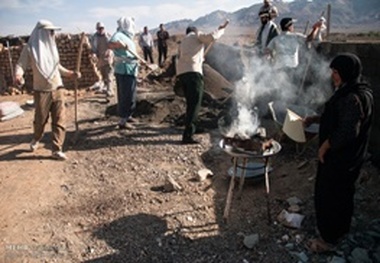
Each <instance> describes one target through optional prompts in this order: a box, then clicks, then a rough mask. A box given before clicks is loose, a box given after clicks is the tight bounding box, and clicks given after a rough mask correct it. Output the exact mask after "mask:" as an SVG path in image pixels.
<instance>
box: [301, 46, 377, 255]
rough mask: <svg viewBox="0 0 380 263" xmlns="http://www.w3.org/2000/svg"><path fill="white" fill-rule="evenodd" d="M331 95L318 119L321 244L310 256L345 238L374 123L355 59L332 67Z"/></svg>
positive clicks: (351, 57) (317, 195) (350, 57)
mask: <svg viewBox="0 0 380 263" xmlns="http://www.w3.org/2000/svg"><path fill="white" fill-rule="evenodd" d="M330 68H331V70H332V81H333V83H334V88H335V93H334V95H333V96H332V97H331V98H330V99H329V100H328V101H327V103H326V104H325V109H324V112H323V114H322V116H321V117H320V118H317V117H309V118H306V119H305V123H306V124H308V123H311V122H313V121H314V122H317V121H318V119H319V122H320V131H319V137H320V146H319V151H318V158H319V164H318V171H317V178H316V183H315V211H316V219H317V227H318V230H319V234H320V238H317V239H314V240H311V242H310V248H311V250H312V251H314V252H324V251H327V250H329V249H330V248H331V246H332V245H334V244H336V243H337V242H338V241H340V239H341V238H342V237H343V236H344V235H345V234H347V233H348V232H349V230H350V224H351V217H352V214H353V209H354V193H355V181H356V180H357V178H358V177H359V173H360V169H361V167H362V165H363V163H364V161H365V157H366V152H367V148H368V143H369V137H370V130H371V126H372V122H373V111H374V102H373V95H372V90H371V89H370V88H369V86H368V84H367V83H363V82H361V71H362V66H361V62H360V60H359V58H358V57H357V56H356V55H354V54H350V53H345V54H341V55H338V56H336V57H335V58H334V59H333V60H332V62H331V64H330Z"/></svg>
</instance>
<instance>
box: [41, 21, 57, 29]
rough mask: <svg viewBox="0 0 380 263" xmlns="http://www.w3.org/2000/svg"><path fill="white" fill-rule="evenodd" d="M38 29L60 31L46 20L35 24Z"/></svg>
mask: <svg viewBox="0 0 380 263" xmlns="http://www.w3.org/2000/svg"><path fill="white" fill-rule="evenodd" d="M37 27H38V28H42V29H46V30H61V28H60V27H58V26H55V25H53V23H52V22H50V21H48V20H40V21H38V23H37Z"/></svg>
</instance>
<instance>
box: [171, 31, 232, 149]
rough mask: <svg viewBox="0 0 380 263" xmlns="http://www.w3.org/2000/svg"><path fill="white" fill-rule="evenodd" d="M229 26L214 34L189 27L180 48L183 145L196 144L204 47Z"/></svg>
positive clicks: (202, 84) (178, 69)
mask: <svg viewBox="0 0 380 263" xmlns="http://www.w3.org/2000/svg"><path fill="white" fill-rule="evenodd" d="M226 26H227V24H224V25H221V26H219V27H218V29H217V30H215V31H214V32H212V33H209V34H206V33H202V32H200V31H198V29H197V28H196V27H193V26H189V27H188V28H187V29H186V36H185V37H184V39H182V41H181V44H180V46H179V53H178V61H177V64H176V72H177V79H178V81H179V83H180V85H181V86H182V87H183V91H184V95H185V99H186V117H185V130H184V132H183V135H182V143H183V144H195V143H198V141H196V140H194V138H193V135H194V134H195V131H196V125H197V118H198V113H199V110H200V107H201V102H202V98H203V91H204V81H203V71H202V64H203V60H204V47H205V45H207V44H211V43H212V42H213V41H215V40H216V39H218V38H220V37H221V36H222V35H223V34H224V28H225V27H226Z"/></svg>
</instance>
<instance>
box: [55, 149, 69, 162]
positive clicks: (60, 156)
mask: <svg viewBox="0 0 380 263" xmlns="http://www.w3.org/2000/svg"><path fill="white" fill-rule="evenodd" d="M51 157H53V159H56V160H60V161H65V160H67V159H68V158H67V156H66V154H64V153H63V152H62V151H56V152H53V153H52V155H51Z"/></svg>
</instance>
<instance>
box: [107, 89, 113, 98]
mask: <svg viewBox="0 0 380 263" xmlns="http://www.w3.org/2000/svg"><path fill="white" fill-rule="evenodd" d="M106 96H107V98H112V97H113V96H114V94H113V91H112V90H107V92H106Z"/></svg>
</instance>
